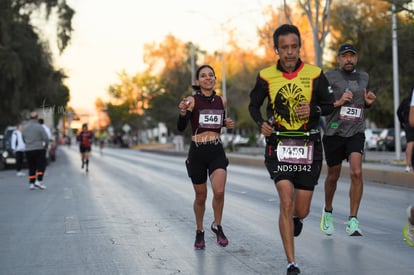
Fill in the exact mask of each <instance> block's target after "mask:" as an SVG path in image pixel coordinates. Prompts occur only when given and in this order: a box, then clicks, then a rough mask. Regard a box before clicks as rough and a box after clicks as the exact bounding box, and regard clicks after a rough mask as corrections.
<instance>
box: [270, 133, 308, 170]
mask: <svg viewBox="0 0 414 275" xmlns="http://www.w3.org/2000/svg"><path fill="white" fill-rule="evenodd" d="M276 153H277V158H278V160H279V161H281V162H287V163H294V164H312V162H313V141H306V143H305V141H304V140H300V139H282V140H281V141H280V142H279V143H278V145H277V149H276Z"/></svg>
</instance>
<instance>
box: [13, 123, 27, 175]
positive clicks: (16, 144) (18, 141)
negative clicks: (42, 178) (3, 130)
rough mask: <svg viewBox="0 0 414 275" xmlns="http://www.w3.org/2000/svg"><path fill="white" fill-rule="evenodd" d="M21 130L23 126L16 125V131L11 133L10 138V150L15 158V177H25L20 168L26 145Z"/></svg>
mask: <svg viewBox="0 0 414 275" xmlns="http://www.w3.org/2000/svg"><path fill="white" fill-rule="evenodd" d="M22 130H23V125H22V124H21V123H19V125H17V128H16V130H14V131H13V134H12V137H11V148H12V150H13V154H14V156H15V157H16V175H17V176H18V177H24V176H25V174H24V172H22V168H23V159H24V154H25V150H26V144H25V143H24V141H23V135H22Z"/></svg>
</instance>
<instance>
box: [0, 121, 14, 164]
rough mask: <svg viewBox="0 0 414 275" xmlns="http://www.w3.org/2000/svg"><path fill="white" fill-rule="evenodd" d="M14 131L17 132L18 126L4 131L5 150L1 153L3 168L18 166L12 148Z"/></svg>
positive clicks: (3, 144) (3, 143)
mask: <svg viewBox="0 0 414 275" xmlns="http://www.w3.org/2000/svg"><path fill="white" fill-rule="evenodd" d="M14 130H16V126H7V127H6V130H4V135H3V141H2V148H3V150H2V152H1V162H2V165H1V166H2V168H5V167H8V166H13V165H15V164H16V156H15V155H14V154H13V150H12V148H11V140H12V134H13V132H14Z"/></svg>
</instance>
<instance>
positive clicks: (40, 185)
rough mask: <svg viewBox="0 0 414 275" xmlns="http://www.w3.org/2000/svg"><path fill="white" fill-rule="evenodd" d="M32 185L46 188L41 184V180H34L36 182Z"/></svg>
mask: <svg viewBox="0 0 414 275" xmlns="http://www.w3.org/2000/svg"><path fill="white" fill-rule="evenodd" d="M34 186H35V187H36V188H39V189H42V190H44V189H46V186H44V185H43V184H42V182H41V181H36V182H35V183H34Z"/></svg>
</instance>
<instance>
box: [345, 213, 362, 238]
mask: <svg viewBox="0 0 414 275" xmlns="http://www.w3.org/2000/svg"><path fill="white" fill-rule="evenodd" d="M346 233H348V235H349V236H362V231H361V229H359V221H358V219H357V218H355V217H352V218H351V219H349V220H348V224H347V226H346Z"/></svg>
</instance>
